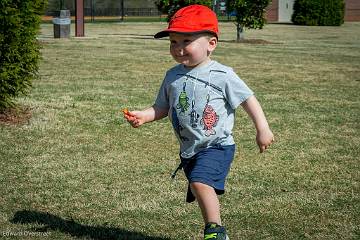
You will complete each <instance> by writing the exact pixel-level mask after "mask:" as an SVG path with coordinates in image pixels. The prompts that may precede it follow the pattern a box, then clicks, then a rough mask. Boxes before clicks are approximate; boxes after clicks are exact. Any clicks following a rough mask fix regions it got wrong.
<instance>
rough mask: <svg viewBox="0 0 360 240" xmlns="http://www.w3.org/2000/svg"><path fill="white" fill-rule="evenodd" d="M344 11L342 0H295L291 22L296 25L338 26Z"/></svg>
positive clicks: (342, 20)
mask: <svg viewBox="0 0 360 240" xmlns="http://www.w3.org/2000/svg"><path fill="white" fill-rule="evenodd" d="M344 11H345V3H344V1H343V0H296V1H295V3H294V13H293V15H292V19H291V20H292V22H293V23H294V24H297V25H310V26H340V25H341V24H343V23H344Z"/></svg>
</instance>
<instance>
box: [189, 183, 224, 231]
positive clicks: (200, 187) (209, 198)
mask: <svg viewBox="0 0 360 240" xmlns="http://www.w3.org/2000/svg"><path fill="white" fill-rule="evenodd" d="M190 188H191V192H192V193H193V194H194V196H195V197H196V200H197V202H198V204H199V207H200V209H201V213H202V216H203V218H204V222H205V225H206V224H207V223H217V224H219V225H221V218H220V203H219V199H218V196H217V194H216V192H215V190H214V188H213V187H211V186H208V185H206V184H204V183H200V182H192V183H190Z"/></svg>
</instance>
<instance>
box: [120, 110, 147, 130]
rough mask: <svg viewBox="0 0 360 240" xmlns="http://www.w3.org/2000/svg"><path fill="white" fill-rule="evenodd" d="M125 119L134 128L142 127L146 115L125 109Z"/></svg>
mask: <svg viewBox="0 0 360 240" xmlns="http://www.w3.org/2000/svg"><path fill="white" fill-rule="evenodd" d="M123 113H124V118H125V119H126V120H127V121H128V123H130V125H131V126H132V127H134V128H138V127H140V126H141V125H142V124H143V123H144V122H145V120H144V116H143V115H144V114H142V112H141V111H131V112H130V111H128V109H127V108H125V109H123Z"/></svg>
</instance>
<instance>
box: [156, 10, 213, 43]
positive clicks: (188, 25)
mask: <svg viewBox="0 0 360 240" xmlns="http://www.w3.org/2000/svg"><path fill="white" fill-rule="evenodd" d="M170 32H177V33H200V32H210V33H213V34H214V35H215V36H216V37H217V38H218V36H219V28H218V20H217V17H216V14H215V13H214V12H213V11H212V10H211V9H210V8H208V7H206V6H203V5H197V4H195V5H189V6H187V7H183V8H181V9H179V10H178V11H177V12H176V13H175V14H174V16H173V17H172V18H171V19H170V22H169V26H168V28H167V29H165V30H163V31H161V32H158V33H157V34H155V35H154V38H162V37H167V36H169V33H170Z"/></svg>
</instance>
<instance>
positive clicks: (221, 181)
mask: <svg viewBox="0 0 360 240" xmlns="http://www.w3.org/2000/svg"><path fill="white" fill-rule="evenodd" d="M234 153H235V145H227V146H221V145H216V146H213V147H210V148H206V149H204V150H202V151H200V152H198V153H197V154H195V155H194V156H193V157H191V158H183V157H180V159H181V164H182V166H183V169H184V172H185V175H186V178H187V179H188V181H189V186H188V191H187V196H186V202H189V203H190V202H193V201H195V196H194V195H193V194H192V192H191V189H190V183H192V182H200V183H204V184H206V185H208V186H211V187H213V188H214V189H215V192H216V194H218V195H221V194H224V192H225V180H226V177H227V175H228V173H229V170H230V165H231V163H232V161H233V159H234Z"/></svg>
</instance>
